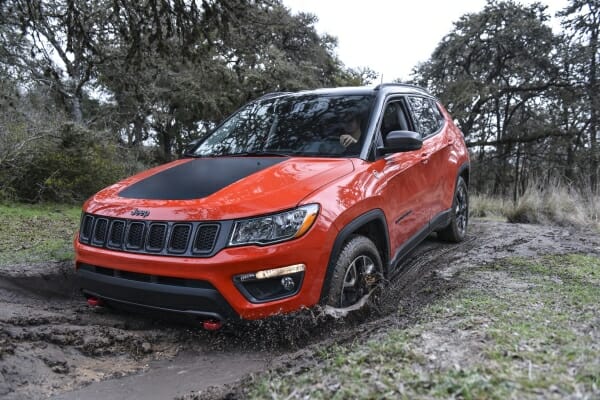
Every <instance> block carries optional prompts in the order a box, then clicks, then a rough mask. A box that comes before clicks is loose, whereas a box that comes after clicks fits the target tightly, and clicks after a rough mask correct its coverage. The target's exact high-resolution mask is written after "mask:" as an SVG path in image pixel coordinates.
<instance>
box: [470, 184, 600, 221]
mask: <svg viewBox="0 0 600 400" xmlns="http://www.w3.org/2000/svg"><path fill="white" fill-rule="evenodd" d="M471 216H473V217H486V218H500V217H503V218H506V220H508V221H509V222H515V223H534V224H555V225H561V226H577V227H582V226H587V227H591V228H596V229H600V194H598V193H591V192H589V191H585V190H578V189H575V188H573V187H568V186H565V185H561V184H549V185H547V186H541V185H536V184H532V185H529V186H528V187H527V189H526V190H525V192H524V193H523V195H522V196H520V197H519V198H518V199H517V201H511V200H507V199H503V198H497V197H492V196H488V195H484V194H474V195H472V196H471Z"/></svg>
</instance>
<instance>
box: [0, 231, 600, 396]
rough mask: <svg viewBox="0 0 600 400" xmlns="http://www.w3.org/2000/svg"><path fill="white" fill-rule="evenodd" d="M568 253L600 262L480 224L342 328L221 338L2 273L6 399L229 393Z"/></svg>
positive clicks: (308, 319) (415, 261) (527, 234)
mask: <svg viewBox="0 0 600 400" xmlns="http://www.w3.org/2000/svg"><path fill="white" fill-rule="evenodd" d="M566 252H569V253H571V252H577V253H594V254H600V238H599V236H598V234H597V233H592V232H581V231H576V230H574V229H572V228H560V227H547V226H538V225H520V224H506V223H501V222H491V221H477V220H476V221H474V222H473V223H472V224H471V227H470V232H469V235H468V238H467V240H466V241H465V242H463V243H461V244H458V245H452V244H446V243H441V242H439V241H437V240H436V239H435V236H432V237H430V238H428V239H427V240H426V241H425V242H424V243H423V244H422V245H421V246H419V247H418V248H417V249H416V250H415V251H414V252H413V253H412V254H411V256H410V257H409V259H407V260H406V262H405V263H404V264H403V269H402V270H401V271H398V273H397V275H396V277H395V278H394V279H393V280H392V281H391V282H389V284H388V285H387V287H386V288H385V290H384V292H383V294H382V295H381V299H380V302H379V304H378V305H377V306H376V307H371V308H370V309H369V310H368V313H369V314H368V315H364V314H365V313H363V315H356V316H352V315H351V316H350V317H348V318H346V319H344V320H336V319H333V318H330V317H327V316H325V315H324V313H321V312H320V311H319V310H311V311H307V312H303V313H301V314H299V315H296V316H294V317H280V318H274V319H270V320H268V321H264V322H253V323H243V324H234V325H227V326H225V327H224V329H222V330H221V331H219V332H216V333H215V332H205V331H202V330H201V329H199V327H197V326H195V325H190V324H181V323H179V322H175V321H166V320H160V319H156V318H154V317H149V316H140V315H135V314H129V313H125V312H117V311H115V310H107V309H90V308H89V307H88V306H87V305H86V304H85V303H84V301H83V299H82V298H81V297H80V295H79V294H78V293H77V290H76V288H75V283H74V281H73V275H72V266H71V265H70V264H69V263H67V264H43V265H21V266H13V267H0V398H6V399H21V398H23V399H30V398H48V397H53V398H58V399H78V398H86V399H95V398H98V399H100V398H102V399H107V398H110V399H119V398H143V399H145V400H148V399H154V398H156V399H168V398H174V397H176V396H182V395H185V394H189V393H192V392H198V391H200V390H204V389H206V388H208V387H211V386H216V387H217V388H218V387H223V385H226V384H230V383H233V382H236V381H238V380H239V379H240V378H242V377H244V376H246V375H247V374H249V373H252V372H258V371H261V370H264V369H266V368H271V367H273V366H277V365H284V366H289V367H293V366H294V365H295V364H298V363H300V362H302V363H307V362H310V354H309V353H310V352H309V351H308V349H309V348H312V347H313V346H314V345H315V344H320V343H324V342H325V343H330V342H338V341H344V340H354V339H355V338H356V337H357V335H367V334H368V332H371V331H373V330H380V329H385V327H386V326H389V325H393V326H402V325H405V324H409V323H410V321H411V320H412V319H414V318H415V316H417V315H418V313H419V309H420V308H421V307H423V305H425V304H428V303H430V302H431V301H434V300H435V299H436V298H438V297H440V296H443V295H445V293H448V292H449V291H452V290H453V289H455V288H456V285H458V283H457V282H455V281H453V279H452V277H453V276H454V275H455V273H456V272H461V271H462V272H464V271H465V270H468V268H472V267H476V266H478V265H483V264H487V263H493V262H495V261H496V260H499V259H502V258H506V257H511V256H524V257H534V256H539V255H545V254H553V253H566ZM303 352H304V353H303ZM306 354H308V356H306Z"/></svg>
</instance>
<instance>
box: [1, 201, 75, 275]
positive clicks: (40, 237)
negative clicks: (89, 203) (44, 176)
mask: <svg viewBox="0 0 600 400" xmlns="http://www.w3.org/2000/svg"><path fill="white" fill-rule="evenodd" d="M80 213H81V208H80V207H75V206H70V205H61V204H42V205H29V204H18V203H13V204H0V221H2V224H0V266H1V265H15V264H23V263H36V262H46V261H64V260H69V259H71V258H72V257H73V249H72V240H73V235H74V234H75V231H76V230H77V227H78V225H79V218H80Z"/></svg>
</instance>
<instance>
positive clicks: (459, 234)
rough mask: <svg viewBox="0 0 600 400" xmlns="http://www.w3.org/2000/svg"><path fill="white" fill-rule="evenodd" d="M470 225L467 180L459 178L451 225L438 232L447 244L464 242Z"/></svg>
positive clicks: (453, 202) (455, 191) (451, 214)
mask: <svg viewBox="0 0 600 400" xmlns="http://www.w3.org/2000/svg"><path fill="white" fill-rule="evenodd" d="M468 223H469V190H468V188H467V184H466V183H465V180H464V179H463V178H462V177H461V176H459V177H458V180H457V181H456V189H455V190H454V198H453V200H452V210H451V212H450V223H449V224H448V226H446V227H445V228H443V229H441V230H439V231H438V237H439V238H440V239H442V240H445V241H447V242H454V243H458V242H462V241H463V240H464V238H465V236H467V225H468Z"/></svg>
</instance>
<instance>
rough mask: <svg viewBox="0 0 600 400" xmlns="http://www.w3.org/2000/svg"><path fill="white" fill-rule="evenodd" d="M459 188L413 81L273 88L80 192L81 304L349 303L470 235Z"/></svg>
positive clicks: (433, 111)
mask: <svg viewBox="0 0 600 400" xmlns="http://www.w3.org/2000/svg"><path fill="white" fill-rule="evenodd" d="M468 182H469V157H468V153H467V149H466V146H465V143H464V139H463V135H462V133H461V132H460V130H459V129H458V128H457V127H456V126H455V124H454V123H453V122H452V118H451V117H450V115H448V113H447V111H446V110H445V109H444V107H443V106H442V105H441V104H440V103H439V102H438V101H437V100H436V99H435V98H434V97H432V96H431V95H430V94H429V93H427V92H426V91H425V90H423V89H421V88H418V87H415V86H410V85H401V84H382V85H379V86H377V87H374V88H373V87H359V88H335V89H318V90H311V91H302V92H297V93H272V94H269V95H266V96H263V97H261V98H259V99H257V100H255V101H253V102H251V103H249V104H247V105H246V106H244V107H242V108H241V109H240V110H238V111H237V112H236V113H234V114H233V115H232V116H230V117H229V118H228V119H226V120H225V121H224V122H223V123H221V124H220V125H219V126H217V127H216V128H215V129H214V130H213V131H212V132H211V133H210V134H208V135H207V136H206V137H204V138H203V139H202V140H200V141H199V142H198V143H196V144H195V146H193V147H191V148H190V149H189V151H188V152H187V153H186V154H185V157H184V158H182V159H180V160H177V161H174V162H171V163H168V164H166V165H162V166H159V167H156V168H153V169H150V170H148V171H145V172H142V173H140V174H138V175H135V176H133V177H130V178H127V179H125V180H123V181H121V182H118V183H116V184H114V185H112V186H110V187H108V188H106V189H104V190H102V191H100V192H99V193H97V194H96V195H94V196H93V197H91V198H90V199H89V200H88V201H87V202H86V203H85V204H84V206H83V214H82V219H81V226H80V230H79V232H78V233H77V235H76V238H75V241H74V245H75V251H76V274H77V276H78V280H79V283H80V287H81V291H82V293H83V294H84V296H86V297H87V298H88V302H89V303H90V304H100V303H109V304H115V305H118V304H124V305H129V306H135V307H142V308H147V309H153V310H162V311H170V312H176V313H182V314H186V315H191V316H195V317H197V318H199V319H201V320H203V321H209V322H214V323H217V324H218V323H220V321H223V320H226V319H229V318H238V317H241V318H243V319H258V318H264V317H267V316H271V315H275V314H279V313H289V312H292V311H295V310H299V309H301V308H304V307H312V306H315V305H318V304H321V305H329V306H332V307H349V306H355V305H357V304H362V303H361V302H362V301H363V300H364V299H365V296H368V295H369V293H371V292H372V290H373V289H374V288H375V287H378V285H379V284H380V283H381V282H382V280H383V278H389V277H391V276H393V275H394V273H395V272H397V271H398V269H399V268H400V266H401V261H402V259H403V257H405V256H406V255H407V253H409V252H410V251H411V249H413V248H414V247H415V246H416V245H417V244H418V243H419V242H420V241H421V240H423V239H424V238H425V237H426V236H428V235H429V234H430V233H431V232H433V231H436V232H437V233H438V237H440V238H442V239H444V240H448V241H454V242H459V241H461V240H462V239H463V238H464V237H465V233H466V229H467V222H468V205H469V201H468V191H467V187H468Z"/></svg>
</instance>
